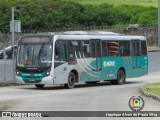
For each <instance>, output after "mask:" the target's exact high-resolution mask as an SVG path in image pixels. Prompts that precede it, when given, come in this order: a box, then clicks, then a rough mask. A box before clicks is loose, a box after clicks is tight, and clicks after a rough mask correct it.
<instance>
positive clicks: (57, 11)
mask: <svg viewBox="0 0 160 120" xmlns="http://www.w3.org/2000/svg"><path fill="white" fill-rule="evenodd" d="M12 6H19V7H21V10H20V11H19V12H15V19H17V20H21V21H22V29H24V30H31V29H34V30H41V29H56V28H78V27H92V26H115V25H126V24H135V23H136V24H157V21H158V20H157V8H156V7H143V6H136V5H119V6H113V5H109V4H102V5H81V4H79V3H75V2H70V1H63V0H12V1H11V0H1V1H0V16H1V17H0V28H3V29H7V30H9V21H10V19H11V7H12Z"/></svg>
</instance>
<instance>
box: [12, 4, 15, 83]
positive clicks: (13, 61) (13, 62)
mask: <svg viewBox="0 0 160 120" xmlns="http://www.w3.org/2000/svg"><path fill="white" fill-rule="evenodd" d="M11 9H12V21H11V25H12V28H13V30H12V31H11V33H12V47H13V49H12V51H13V54H12V65H13V81H14V82H16V81H15V60H14V32H15V29H14V28H15V24H14V7H12V8H11Z"/></svg>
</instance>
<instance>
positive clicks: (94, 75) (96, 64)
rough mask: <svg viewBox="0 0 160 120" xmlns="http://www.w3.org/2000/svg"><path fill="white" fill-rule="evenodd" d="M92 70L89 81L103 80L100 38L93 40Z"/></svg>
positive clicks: (91, 42)
mask: <svg viewBox="0 0 160 120" xmlns="http://www.w3.org/2000/svg"><path fill="white" fill-rule="evenodd" d="M90 44H91V57H92V60H91V66H90V68H91V72H90V74H89V81H99V80H101V70H102V58H101V44H100V40H91V41H90Z"/></svg>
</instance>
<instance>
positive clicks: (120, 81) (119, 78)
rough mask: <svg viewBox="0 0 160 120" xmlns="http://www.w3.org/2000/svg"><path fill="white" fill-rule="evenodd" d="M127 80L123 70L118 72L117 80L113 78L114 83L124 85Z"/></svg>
mask: <svg viewBox="0 0 160 120" xmlns="http://www.w3.org/2000/svg"><path fill="white" fill-rule="evenodd" d="M124 82H125V73H124V71H123V70H121V69H120V70H119V71H118V73H117V80H112V81H111V83H112V84H117V85H122V84H123V83H124Z"/></svg>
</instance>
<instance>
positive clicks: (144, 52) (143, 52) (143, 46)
mask: <svg viewBox="0 0 160 120" xmlns="http://www.w3.org/2000/svg"><path fill="white" fill-rule="evenodd" d="M141 55H142V56H144V55H147V45H146V41H141Z"/></svg>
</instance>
